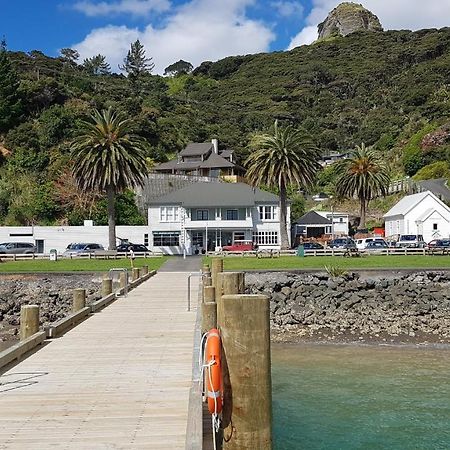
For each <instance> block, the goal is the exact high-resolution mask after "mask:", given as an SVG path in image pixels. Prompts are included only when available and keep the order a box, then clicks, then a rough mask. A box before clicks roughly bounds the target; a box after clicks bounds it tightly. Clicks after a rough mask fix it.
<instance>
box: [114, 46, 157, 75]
mask: <svg viewBox="0 0 450 450" xmlns="http://www.w3.org/2000/svg"><path fill="white" fill-rule="evenodd" d="M154 68H155V64H154V63H153V58H146V57H145V49H144V46H143V45H142V44H141V42H140V41H139V39H138V40H137V41H136V42H133V43H132V44H131V48H130V50H128V53H127V56H126V57H125V58H124V60H123V66H120V65H119V69H120V70H123V71H124V72H126V73H127V75H128V76H129V77H130V78H131V79H132V80H133V79H134V80H135V79H136V78H138V77H139V76H140V75H142V74H145V73H151V72H152V70H153V69H154Z"/></svg>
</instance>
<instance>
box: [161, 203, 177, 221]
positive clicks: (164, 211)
mask: <svg viewBox="0 0 450 450" xmlns="http://www.w3.org/2000/svg"><path fill="white" fill-rule="evenodd" d="M159 221H160V222H164V223H169V222H179V221H180V211H179V207H178V206H160V208H159Z"/></svg>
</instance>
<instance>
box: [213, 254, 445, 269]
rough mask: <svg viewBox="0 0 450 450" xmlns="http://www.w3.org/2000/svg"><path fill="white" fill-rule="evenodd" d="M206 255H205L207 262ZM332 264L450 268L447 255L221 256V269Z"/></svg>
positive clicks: (366, 266)
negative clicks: (349, 256) (347, 256)
mask: <svg viewBox="0 0 450 450" xmlns="http://www.w3.org/2000/svg"><path fill="white" fill-rule="evenodd" d="M209 259H210V258H205V262H206V263H207V262H208V261H209ZM324 266H335V267H340V268H343V269H354V270H357V269H450V256H437V255H435V256H422V255H417V256H416V255H409V256H404V255H396V256H365V257H361V258H344V257H343V256H308V257H305V258H300V257H297V256H282V257H280V258H261V259H257V258H252V257H239V256H236V257H234V256H233V257H225V258H224V269H225V270H251V269H260V270H278V269H323V268H324Z"/></svg>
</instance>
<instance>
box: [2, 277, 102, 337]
mask: <svg viewBox="0 0 450 450" xmlns="http://www.w3.org/2000/svg"><path fill="white" fill-rule="evenodd" d="M75 288H84V289H86V297H87V298H86V301H87V303H90V302H93V301H95V300H98V299H100V298H101V295H100V289H101V276H100V275H92V274H89V275H87V274H75V275H72V274H71V275H62V274H54V275H53V274H52V275H46V276H42V275H2V276H0V341H13V340H17V339H18V333H19V319H20V307H21V305H27V304H34V305H40V319H41V325H43V326H46V325H49V324H50V323H52V322H55V321H57V320H59V319H62V318H63V317H65V316H66V315H67V314H68V313H69V312H70V310H71V307H72V297H73V293H72V291H73V289H75Z"/></svg>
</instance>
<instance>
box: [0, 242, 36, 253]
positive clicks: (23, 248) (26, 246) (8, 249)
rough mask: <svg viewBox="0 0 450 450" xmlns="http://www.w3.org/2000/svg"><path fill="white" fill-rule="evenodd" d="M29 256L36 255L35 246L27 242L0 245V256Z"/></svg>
mask: <svg viewBox="0 0 450 450" xmlns="http://www.w3.org/2000/svg"><path fill="white" fill-rule="evenodd" d="M19 253H22V254H30V253H36V246H35V245H34V244H30V243H29V242H3V243H2V244H0V254H3V255H5V254H10V255H13V254H19Z"/></svg>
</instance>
